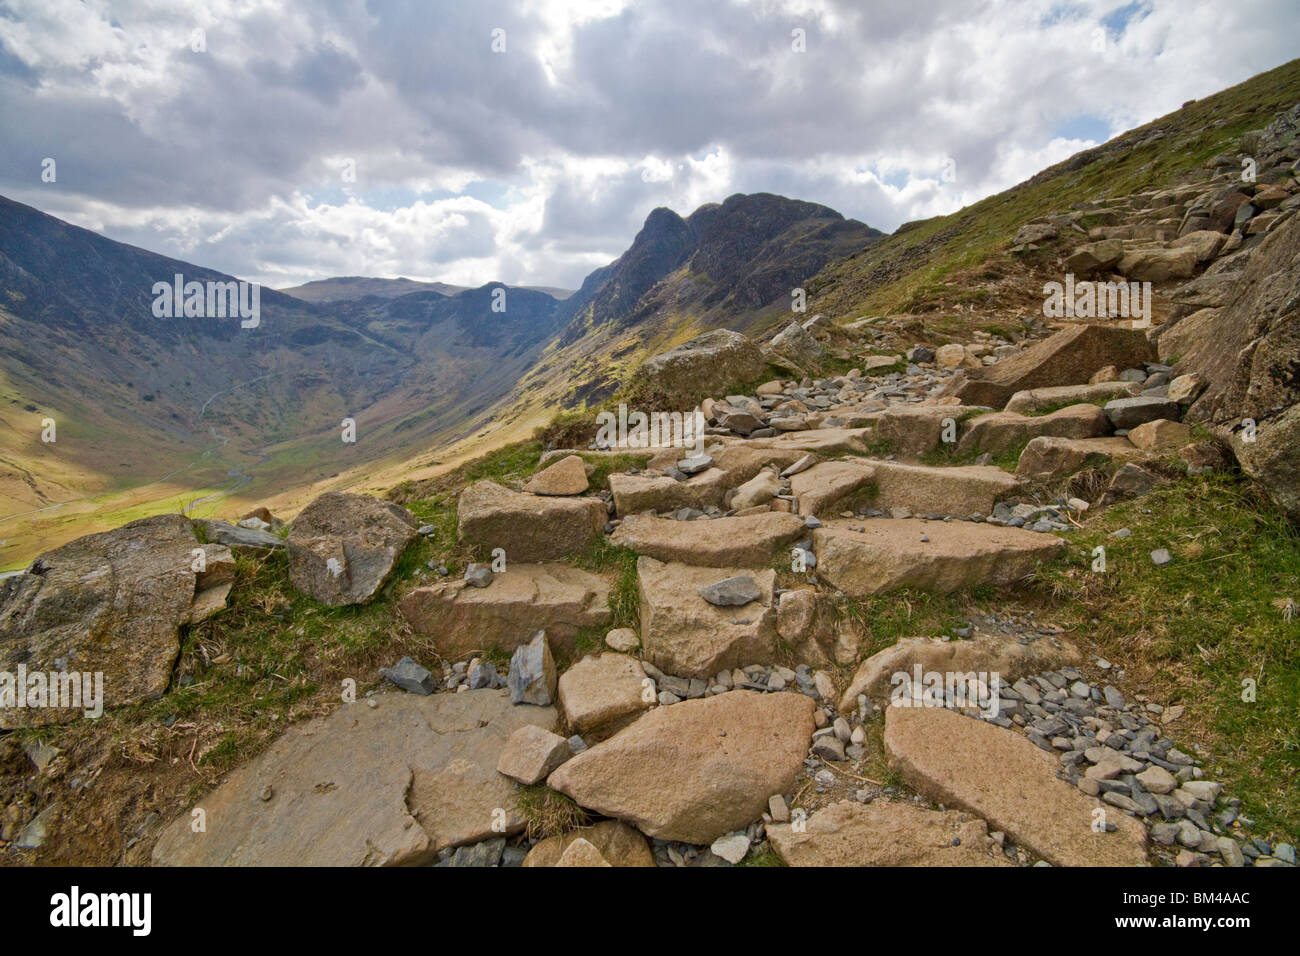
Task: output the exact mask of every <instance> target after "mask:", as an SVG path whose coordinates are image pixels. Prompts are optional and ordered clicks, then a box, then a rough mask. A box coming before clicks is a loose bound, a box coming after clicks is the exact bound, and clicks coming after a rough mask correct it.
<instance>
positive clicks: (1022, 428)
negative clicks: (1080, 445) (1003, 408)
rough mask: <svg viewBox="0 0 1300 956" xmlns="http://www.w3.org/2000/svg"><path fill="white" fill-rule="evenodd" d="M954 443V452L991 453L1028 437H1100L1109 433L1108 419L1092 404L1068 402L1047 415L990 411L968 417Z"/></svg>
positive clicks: (999, 453) (1002, 452)
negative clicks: (1067, 404) (986, 413)
mask: <svg viewBox="0 0 1300 956" xmlns="http://www.w3.org/2000/svg"><path fill="white" fill-rule="evenodd" d="M967 429H968V430H967V431H966V433H965V434H964V435H962V437H961V441H959V442H958V443H957V453H958V454H960V455H971V454H979V453H982V452H987V453H989V454H991V455H993V456H995V457H1000V456H1002V455H1005V454H1008V453H1010V452H1012V451H1014V450H1015V449H1016V448H1018V447H1021V446H1023V445H1026V444H1028V442H1029V440H1030V439H1031V438H1037V437H1039V436H1040V435H1048V436H1051V437H1052V438H1101V437H1103V436H1105V435H1109V434H1110V433H1111V424H1110V419H1109V418H1108V417H1107V416H1106V413H1105V412H1104V411H1102V410H1101V409H1100V408H1098V407H1097V406H1096V405H1092V404H1082V405H1071V406H1069V407H1067V408H1062V409H1059V410H1057V411H1055V412H1051V413H1050V414H1047V415H1018V414H1016V413H1015V412H992V413H990V414H988V415H980V416H979V417H978V418H974V419H972V420H971V421H970V422H969V424H968V426H967Z"/></svg>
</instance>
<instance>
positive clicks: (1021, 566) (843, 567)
mask: <svg viewBox="0 0 1300 956" xmlns="http://www.w3.org/2000/svg"><path fill="white" fill-rule="evenodd" d="M850 524H852V525H853V526H854V527H860V528H862V529H863V530H861V531H853V530H850V529H849V527H848V525H850ZM922 538H928V539H929V540H928V541H922V540H921V539H922ZM1064 549H1065V542H1064V541H1063V540H1061V539H1060V538H1058V537H1056V536H1055V535H1050V534H1038V533H1035V532H1032V531H1022V530H1021V529H1019V528H999V527H997V526H995V525H990V524H976V523H973V522H967V521H926V522H922V521H916V520H911V519H892V518H876V519H868V520H866V521H864V522H861V523H854V522H851V521H844V520H840V521H835V522H833V523H828V524H827V525H826V526H825V527H822V528H818V529H817V530H816V531H814V532H813V551H814V552H815V553H816V555H817V574H818V576H819V577H820V578H821V579H822V580H823V581H825V582H826V583H827V584H830V585H831V586H833V587H836V588H839V589H840V590H841V591H843V592H844V593H845V594H847V595H849V596H850V597H868V596H870V595H873V594H883V593H885V592H887V591H894V590H898V589H899V588H915V589H916V590H919V591H931V592H934V593H938V594H947V593H951V592H953V591H960V590H962V589H964V588H971V587H976V586H978V585H991V586H994V587H1001V586H1005V585H1008V584H1012V583H1014V582H1016V581H1019V580H1021V579H1022V578H1025V577H1028V576H1029V574H1030V573H1032V572H1033V570H1034V568H1035V567H1037V565H1038V564H1039V563H1040V562H1042V561H1047V560H1050V559H1052V558H1054V557H1056V556H1057V555H1059V554H1060V553H1061V552H1062V551H1064Z"/></svg>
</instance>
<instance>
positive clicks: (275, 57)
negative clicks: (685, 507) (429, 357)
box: [0, 0, 1300, 288]
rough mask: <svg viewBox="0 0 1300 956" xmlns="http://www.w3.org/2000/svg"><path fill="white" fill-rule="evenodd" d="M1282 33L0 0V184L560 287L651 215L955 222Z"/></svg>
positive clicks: (1003, 10)
mask: <svg viewBox="0 0 1300 956" xmlns="http://www.w3.org/2000/svg"><path fill="white" fill-rule="evenodd" d="M1298 27H1300V4H1297V3H1296V2H1295V0H1237V2H1234V3H1231V4H1225V3H1222V2H1217V0H1215V2H1201V0H1144V2H1136V3H1123V2H1113V0H1078V2H1059V0H1023V2H1009V0H906V2H892V0H891V2H865V0H856V2H848V0H513V2H506V0H501V2H496V0H460V2H441V0H387V2H381V0H313V2H301V3H293V2H285V0H194V2H188V3H177V2H174V0H173V2H163V0H121V2H107V0H0V194H2V195H5V196H8V197H9V198H11V199H15V200H17V201H19V202H23V203H27V204H29V205H32V206H35V207H36V208H38V209H40V210H42V211H44V212H47V213H50V214H51V215H55V216H58V217H59V218H61V219H65V220H67V221H69V222H72V223H75V224H76V225H79V226H84V227H86V228H88V229H94V230H96V231H98V232H101V233H103V234H104V235H107V236H109V237H110V238H113V239H117V240H120V241H123V242H129V243H132V244H134V245H138V246H143V247H144V248H147V249H150V250H153V251H157V252H161V253H164V254H166V255H170V256H174V257H176V258H179V259H184V260H187V261H190V262H194V263H198V264H201V265H204V266H207V267H210V268H215V269H219V270H222V271H224V272H228V273H231V274H234V275H237V276H239V277H240V278H244V279H248V280H251V281H255V282H260V283H262V284H264V285H268V286H271V287H274V288H282V287H285V286H291V285H295V284H298V283H301V282H305V281H309V280H312V279H321V278H325V277H328V276H334V275H373V276H390V277H392V276H406V277H409V278H413V279H424V280H440V281H444V282H450V283H455V284H459V285H471V286H478V285H482V284H483V283H485V282H488V281H504V282H508V283H512V284H520V285H549V286H561V287H565V288H577V287H578V285H580V284H581V282H582V279H583V277H584V276H586V275H587V273H589V272H590V271H591V270H593V269H595V268H598V267H600V266H603V265H605V264H606V263H608V262H610V261H611V260H613V259H614V258H616V257H617V256H618V255H619V254H620V253H622V251H623V250H624V249H626V248H627V246H628V245H629V243H630V242H631V241H632V239H633V237H634V236H635V235H636V233H637V231H638V230H639V229H640V227H641V224H642V222H643V221H644V219H645V217H646V215H647V214H648V213H649V212H650V211H651V210H652V209H654V208H655V207H657V206H668V207H669V208H672V209H674V210H676V211H677V212H679V213H681V214H683V215H687V214H689V213H690V212H692V211H693V210H694V209H696V208H697V207H698V206H700V205H701V204H703V203H708V202H720V201H722V200H723V199H725V198H726V197H727V196H730V195H732V194H734V193H738V192H774V193H779V194H782V195H786V196H790V197H793V198H797V199H804V200H809V201H812V202H819V203H823V204H825V205H828V206H830V207H832V208H833V209H836V210H837V211H839V212H841V213H843V214H844V215H845V216H848V217H851V218H854V219H858V220H861V221H863V222H865V223H867V224H869V225H871V226H874V227H876V228H878V229H882V230H885V231H892V230H893V229H895V228H896V227H897V226H899V225H900V224H901V223H904V222H907V221H910V220H914V219H922V218H926V217H929V216H934V215H939V214H944V213H948V212H952V211H954V210H956V209H959V208H961V207H962V206H965V205H969V204H970V203H972V202H975V201H977V200H979V199H981V198H983V197H985V196H988V195H991V194H993V193H996V192H999V191H1001V190H1003V189H1005V188H1007V187H1009V186H1012V185H1014V184H1016V183H1018V182H1020V181H1022V180H1024V179H1026V178H1028V177H1029V176H1031V175H1033V174H1034V173H1035V172H1037V171H1039V170H1040V169H1042V168H1044V167H1045V166H1049V165H1051V164H1053V163H1055V162H1058V161H1060V160H1062V159H1064V158H1066V157H1067V156H1069V155H1071V154H1073V153H1075V152H1078V151H1079V150H1081V149H1086V148H1087V147H1089V146H1091V145H1094V144H1096V143H1099V142H1104V141H1105V140H1106V139H1108V138H1110V137H1111V136H1114V135H1117V134H1118V133H1121V132H1123V131H1125V130H1127V129H1130V128H1132V127H1134V126H1137V125H1141V124H1142V123H1145V122H1148V121H1150V120H1152V119H1155V118H1156V117H1158V116H1161V115H1164V114H1165V113H1168V112H1171V111H1173V110H1175V109H1177V108H1178V107H1179V106H1180V105H1181V104H1182V103H1183V102H1185V101H1186V100H1189V99H1194V98H1200V97H1203V96H1206V95H1209V94H1211V93H1214V92H1216V91H1218V90H1220V89H1223V88H1225V87H1227V86H1231V85H1233V84H1235V83H1238V82H1240V81H1242V80H1244V79H1247V78H1248V77H1250V76H1253V75H1255V74H1256V73H1260V72H1262V71H1264V70H1267V69H1271V68H1272V67H1275V66H1278V65H1280V64H1281V63H1284V62H1286V61H1287V60H1288V59H1290V58H1292V57H1294V56H1295V55H1296V53H1297V49H1296V47H1297V44H1296V42H1295V37H1296V36H1298V35H1300V29H1297V28H1298Z"/></svg>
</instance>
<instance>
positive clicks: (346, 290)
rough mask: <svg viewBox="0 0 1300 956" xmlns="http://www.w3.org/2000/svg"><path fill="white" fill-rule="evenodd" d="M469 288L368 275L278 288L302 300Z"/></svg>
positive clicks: (554, 294) (559, 294) (559, 292)
mask: <svg viewBox="0 0 1300 956" xmlns="http://www.w3.org/2000/svg"><path fill="white" fill-rule="evenodd" d="M520 288H524V289H528V290H530V291H532V292H544V293H546V294H547V295H549V296H550V297H551V298H553V299H567V298H568V297H569V296H571V295H573V290H571V289H557V288H554V287H552V286H520ZM468 290H469V286H463V285H450V284H448V283H446V282H419V281H417V280H415V279H404V278H400V277H399V278H397V279H379V278H373V277H370V276H335V277H334V278H330V279H317V280H315V281H314V282H305V283H303V284H302V285H296V286H292V287H291V288H287V289H281V290H280V291H281V292H283V293H284V294H285V295H291V296H293V297H294V298H295V299H302V300H303V301H304V302H350V301H354V300H356V299H361V298H365V297H366V296H368V295H373V296H378V297H380V298H382V299H396V298H398V297H399V296H403V295H409V294H410V293H412V292H438V293H440V294H442V295H447V296H451V295H457V294H458V293H461V292H466V291H468Z"/></svg>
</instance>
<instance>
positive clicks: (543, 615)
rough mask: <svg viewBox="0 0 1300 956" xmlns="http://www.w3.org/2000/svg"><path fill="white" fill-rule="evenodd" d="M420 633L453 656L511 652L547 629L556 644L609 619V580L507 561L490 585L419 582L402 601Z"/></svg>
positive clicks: (577, 571)
mask: <svg viewBox="0 0 1300 956" xmlns="http://www.w3.org/2000/svg"><path fill="white" fill-rule="evenodd" d="M398 607H399V609H400V610H401V613H402V617H404V618H405V619H406V620H407V622H408V623H409V624H410V625H411V628H412V630H414V631H415V633H417V634H420V635H423V636H426V637H432V638H434V639H435V642H436V644H437V647H438V653H440V654H441V655H442V656H443V657H445V658H448V659H450V660H456V659H458V658H462V657H465V656H467V655H469V654H471V653H473V652H475V651H486V650H489V649H492V648H495V649H497V650H500V651H504V652H506V653H509V652H510V651H513V650H514V649H515V648H516V647H518V646H519V645H520V644H526V643H528V641H530V640H531V639H532V637H533V635H534V634H535V633H537V631H538V630H545V631H546V634H547V636H548V637H549V638H550V640H551V641H552V643H554V644H555V646H557V647H559V646H564V645H566V644H567V643H569V642H571V641H572V640H573V638H574V636H576V634H577V632H578V631H579V630H580V629H581V628H584V627H601V626H603V625H605V624H607V623H608V622H609V616H610V611H609V584H608V583H607V582H606V581H605V580H604V579H603V578H601V577H599V576H597V575H595V574H592V573H590V572H588V571H583V570H581V569H579V568H574V567H570V566H569V565H567V564H508V565H507V570H506V571H505V572H503V573H501V574H498V575H496V577H495V578H494V579H493V581H492V584H491V585H490V586H488V587H486V588H476V587H468V586H467V585H466V583H465V582H464V581H443V582H440V583H438V584H434V585H431V586H429V587H422V588H416V589H415V590H413V591H411V592H410V593H409V594H407V595H406V596H405V597H404V598H402V600H401V602H400V604H399V605H398Z"/></svg>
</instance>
